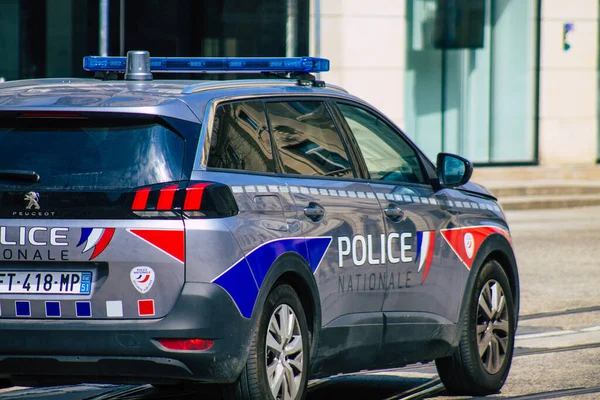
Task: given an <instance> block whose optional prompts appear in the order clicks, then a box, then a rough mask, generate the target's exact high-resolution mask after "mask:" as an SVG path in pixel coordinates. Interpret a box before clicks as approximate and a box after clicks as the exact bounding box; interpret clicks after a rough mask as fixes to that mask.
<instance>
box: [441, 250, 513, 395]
mask: <svg viewBox="0 0 600 400" xmlns="http://www.w3.org/2000/svg"><path fill="white" fill-rule="evenodd" d="M462 318H463V330H462V332H461V337H460V343H459V347H458V349H457V350H456V352H455V353H454V354H453V355H452V356H450V357H446V358H441V359H437V360H435V364H436V367H437V370H438V374H439V376H440V379H441V380H442V382H443V383H444V386H445V387H446V389H448V390H449V391H451V392H453V393H456V394H465V395H471V396H484V395H488V394H491V393H496V392H498V391H499V390H500V389H501V388H502V386H503V385H504V382H505V381H506V377H507V376H508V372H509V370H510V365H511V361H512V356H513V351H514V337H515V326H516V315H515V308H514V304H513V296H512V291H511V288H510V284H509V282H508V278H507V276H506V273H505V272H504V270H503V269H502V267H501V266H500V264H499V263H498V262H497V261H495V260H491V261H488V262H486V264H485V265H484V266H483V267H482V268H481V270H480V272H479V275H478V277H477V279H476V281H475V285H474V288H473V291H472V292H471V294H470V298H469V304H468V306H467V310H466V313H465V315H464V316H463V317H462Z"/></svg>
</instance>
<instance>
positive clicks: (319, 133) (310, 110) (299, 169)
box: [267, 101, 353, 177]
mask: <svg viewBox="0 0 600 400" xmlns="http://www.w3.org/2000/svg"><path fill="white" fill-rule="evenodd" d="M267 112H268V115H269V120H270V123H271V131H272V133H273V138H274V140H275V143H276V144H277V148H278V149H279V154H280V155H281V159H282V161H283V166H284V169H285V172H287V173H288V174H300V175H313V176H314V175H321V176H336V177H352V176H353V171H352V167H351V165H350V161H349V157H348V154H347V152H346V149H345V147H344V144H343V143H342V140H341V138H340V135H339V133H338V131H337V129H336V127H335V125H334V123H333V119H332V118H331V115H330V114H329V111H328V110H327V107H326V106H325V104H324V103H322V102H319V101H290V102H288V101H286V102H274V103H267Z"/></svg>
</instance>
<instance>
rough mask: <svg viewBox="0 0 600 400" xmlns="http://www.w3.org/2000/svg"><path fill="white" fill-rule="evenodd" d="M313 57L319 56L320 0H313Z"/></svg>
mask: <svg viewBox="0 0 600 400" xmlns="http://www.w3.org/2000/svg"><path fill="white" fill-rule="evenodd" d="M315 57H321V0H315Z"/></svg>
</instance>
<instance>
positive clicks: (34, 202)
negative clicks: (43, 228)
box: [25, 192, 40, 210]
mask: <svg viewBox="0 0 600 400" xmlns="http://www.w3.org/2000/svg"><path fill="white" fill-rule="evenodd" d="M39 198H40V194H39V193H36V192H29V193H27V194H26V195H25V201H28V202H29V203H27V207H25V208H26V209H27V210H31V209H32V208H33V209H35V210H39V209H40V205H39V204H38V200H39Z"/></svg>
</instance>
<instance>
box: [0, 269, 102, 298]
mask: <svg viewBox="0 0 600 400" xmlns="http://www.w3.org/2000/svg"><path fill="white" fill-rule="evenodd" d="M91 289H92V273H91V272H73V271H68V272H67V271H0V294H10V293H29V294H90V291H91Z"/></svg>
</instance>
